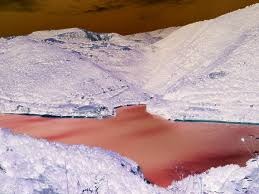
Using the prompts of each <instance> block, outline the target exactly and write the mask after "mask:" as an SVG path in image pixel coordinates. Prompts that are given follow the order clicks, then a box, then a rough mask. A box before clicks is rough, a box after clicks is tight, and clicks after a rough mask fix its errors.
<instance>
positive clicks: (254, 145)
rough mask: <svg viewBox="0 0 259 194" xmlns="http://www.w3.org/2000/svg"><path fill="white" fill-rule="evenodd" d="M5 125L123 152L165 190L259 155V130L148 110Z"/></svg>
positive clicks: (10, 118)
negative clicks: (212, 169) (190, 177)
mask: <svg viewBox="0 0 259 194" xmlns="http://www.w3.org/2000/svg"><path fill="white" fill-rule="evenodd" d="M1 127H2V128H3V127H6V128H10V129H12V131H13V132H14V133H16V134H27V135H30V136H32V137H36V138H44V139H47V140H49V141H55V142H62V143H66V144H83V145H87V146H98V147H102V148H104V149H108V150H112V151H115V152H118V153H120V154H122V155H124V156H126V157H128V158H130V159H132V160H134V161H136V162H137V163H138V164H139V165H140V167H141V169H142V171H143V172H144V175H145V177H146V178H147V179H148V180H149V181H151V182H153V183H155V184H158V185H160V186H168V185H169V184H170V183H171V182H172V181H175V180H180V179H182V178H184V177H186V176H188V175H190V174H195V173H201V172H204V171H206V170H208V169H209V168H210V167H217V166H222V165H227V164H239V165H244V164H245V162H246V161H247V160H248V159H250V158H252V157H254V156H255V155H256V151H259V140H256V138H259V126H256V125H255V126H253V125H237V124H217V123H192V122H171V121H167V120H164V119H162V118H160V117H157V116H154V115H151V114H149V113H147V112H146V108H145V106H133V107H122V108H120V109H118V110H117V116H116V117H113V118H107V119H102V120H97V119H82V118H79V119H67V118H64V119H58V118H43V117H37V116H21V115H0V128H1ZM242 140H244V141H242Z"/></svg>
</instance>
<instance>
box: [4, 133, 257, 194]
mask: <svg viewBox="0 0 259 194" xmlns="http://www.w3.org/2000/svg"><path fill="white" fill-rule="evenodd" d="M258 182H259V158H257V159H252V160H250V161H249V162H248V163H247V166H246V167H243V168H240V167H239V166H237V165H229V166H225V167H220V168H216V169H210V170H209V171H208V172H205V173H203V174H200V175H195V176H190V177H187V178H185V179H184V180H182V181H180V182H177V183H173V184H172V185H171V186H170V187H168V188H160V187H157V186H155V185H151V184H148V183H147V182H146V181H145V180H144V177H143V174H142V173H141V171H140V169H139V167H138V165H137V164H136V163H135V162H133V161H130V160H128V159H126V158H124V157H122V156H119V155H118V154H116V153H113V152H108V151H104V150H102V149H100V148H89V147H86V146H79V145H75V146H67V145H62V144H57V143H49V142H47V141H44V140H36V139H33V138H30V137H26V136H17V135H13V134H11V133H10V132H9V131H8V130H5V129H0V193H1V194H14V193H16V194H89V193H94V194H97V193H99V194H115V193H118V194H121V193H123V194H146V193H147V194H151V193H154V194H162V193H163V194H164V193H165V194H166V193H182V194H186V193H195V194H196V193H202V194H204V193H215V194H216V193H229V194H232V193H236V194H238V193H240V194H243V193H249V194H257V193H259V184H258Z"/></svg>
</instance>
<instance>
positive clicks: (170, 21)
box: [0, 0, 259, 36]
mask: <svg viewBox="0 0 259 194" xmlns="http://www.w3.org/2000/svg"><path fill="white" fill-rule="evenodd" d="M258 2H259V0H212V1H208V0H159V1H158V0H117V1H113V0H92V1H86V0H66V1H63V0H44V1H42V0H0V24H1V28H0V36H10V35H17V34H26V33H30V32H32V31H36V30H46V29H60V28H70V27H80V28H85V29H89V30H92V31H99V32H118V33H121V34H129V33H135V32H141V31H149V30H153V29H158V28H164V27H169V26H179V25H184V24H187V23H191V22H194V21H199V20H204V19H208V18H214V17H216V16H218V15H222V14H224V13H226V12H229V11H232V10H235V9H238V8H242V7H245V6H247V5H250V4H253V3H258Z"/></svg>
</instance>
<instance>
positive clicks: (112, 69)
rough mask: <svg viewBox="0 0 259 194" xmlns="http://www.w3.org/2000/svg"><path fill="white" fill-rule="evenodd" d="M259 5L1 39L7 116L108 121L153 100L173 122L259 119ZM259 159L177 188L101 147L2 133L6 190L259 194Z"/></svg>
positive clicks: (0, 84)
mask: <svg viewBox="0 0 259 194" xmlns="http://www.w3.org/2000/svg"><path fill="white" fill-rule="evenodd" d="M258 53H259V4H255V5H253V6H250V7H247V8H245V9H242V10H238V11H235V12H232V13H229V14H226V15H224V16H221V17H218V18H216V19H212V20H208V21H202V22H197V23H194V24H190V25H187V26H183V27H177V28H168V29H164V30H158V31H154V32H149V33H142V34H136V35H129V36H121V35H119V34H114V33H112V34H107V33H103V34H99V33H95V32H89V31H85V30H82V29H76V28H72V29H64V30H53V31H42V32H34V33H32V34H30V35H27V36H18V37H8V38H0V77H1V79H0V112H1V113H18V114H41V115H45V114H46V115H52V116H83V117H97V118H102V117H106V116H111V115H113V114H114V108H116V107H118V106H123V105H133V104H146V105H147V109H148V111H149V112H152V113H153V114H156V115H160V116H162V117H164V118H166V119H172V120H177V119H178V120H217V121H228V122H251V123H259V120H258V119H259V118H258V115H259V84H258V83H259V76H258V75H259V55H258ZM258 169H259V168H258V158H255V159H252V160H250V161H249V162H248V163H247V166H246V167H242V168H241V167H238V166H235V165H229V166H225V167H221V168H217V169H211V170H209V171H208V172H205V173H203V174H200V175H195V176H192V177H187V178H186V179H184V180H183V181H180V182H178V183H176V184H173V185H172V186H170V187H169V188H167V189H162V188H158V187H157V186H154V185H151V184H148V183H147V182H145V180H144V178H143V175H142V173H141V171H140V170H139V169H138V166H137V164H135V163H134V162H132V161H130V160H128V159H125V158H123V157H121V156H119V155H117V154H115V153H111V152H108V151H104V150H101V149H98V148H88V147H83V146H65V145H61V144H50V143H48V142H46V141H41V140H35V139H31V138H29V137H24V136H14V135H12V134H11V133H10V132H8V131H6V130H4V129H0V193H5V194H8V193H35V194H36V193H37V194H43V193H191V192H194V193H200V192H203V193H219V192H224V193H259V188H258V184H257V183H258V181H259V180H258V179H259V177H258V174H259V173H258Z"/></svg>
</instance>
